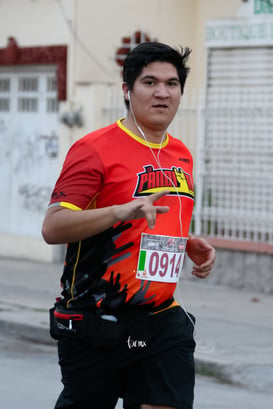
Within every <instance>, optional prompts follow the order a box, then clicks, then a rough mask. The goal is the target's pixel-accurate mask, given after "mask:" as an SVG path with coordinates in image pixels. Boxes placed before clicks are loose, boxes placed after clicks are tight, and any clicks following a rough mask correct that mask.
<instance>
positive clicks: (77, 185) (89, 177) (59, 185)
mask: <svg viewBox="0 0 273 409" xmlns="http://www.w3.org/2000/svg"><path fill="white" fill-rule="evenodd" d="M103 169H104V166H103V163H102V160H101V158H100V155H99V154H98V153H97V151H96V149H95V148H94V146H92V144H90V142H89V143H88V141H86V140H85V138H83V139H80V140H79V141H77V142H75V143H74V145H72V147H71V148H70V150H69V151H68V153H67V156H66V158H65V161H64V164H63V168H62V171H61V174H60V176H59V178H58V180H57V182H56V185H55V187H54V189H53V192H52V195H51V200H50V203H49V207H52V206H57V205H58V206H63V207H68V208H71V209H74V210H83V209H87V208H88V207H89V206H90V205H91V204H92V201H93V200H94V198H95V197H96V196H97V194H98V193H99V192H100V191H101V186H102V183H103Z"/></svg>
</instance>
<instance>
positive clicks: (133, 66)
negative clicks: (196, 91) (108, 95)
mask: <svg viewBox="0 0 273 409" xmlns="http://www.w3.org/2000/svg"><path fill="white" fill-rule="evenodd" d="M190 53H191V50H190V49H189V48H188V47H186V48H185V49H183V48H182V47H181V50H180V51H178V50H175V49H174V48H172V47H170V46H168V45H167V44H163V43H158V42H155V41H151V42H144V43H141V44H139V45H137V46H136V47H135V48H133V50H131V51H130V52H129V53H128V55H127V57H126V58H125V61H124V65H123V81H124V82H125V83H126V84H127V85H128V88H129V90H132V89H133V86H134V83H135V80H136V78H137V77H138V76H139V75H140V73H141V71H142V69H143V68H144V67H147V65H148V64H150V63H152V62H155V61H159V62H168V63H170V64H172V65H174V66H175V68H176V70H177V74H178V77H179V81H180V87H181V93H182V94H183V91H184V85H185V82H186V78H187V76H188V73H189V70H190V69H189V67H187V66H186V62H187V60H188V57H189V55H190ZM125 103H126V105H127V107H128V106H129V104H128V101H125Z"/></svg>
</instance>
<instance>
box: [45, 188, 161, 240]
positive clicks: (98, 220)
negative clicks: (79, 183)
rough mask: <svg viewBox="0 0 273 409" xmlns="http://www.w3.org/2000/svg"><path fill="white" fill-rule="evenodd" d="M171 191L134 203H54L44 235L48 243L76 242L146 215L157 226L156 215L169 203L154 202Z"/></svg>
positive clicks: (150, 222) (47, 217)
mask: <svg viewBox="0 0 273 409" xmlns="http://www.w3.org/2000/svg"><path fill="white" fill-rule="evenodd" d="M168 193H169V192H168V191H166V190H165V191H162V192H158V193H154V194H152V195H150V196H146V197H143V198H139V199H135V200H132V201H131V202H128V203H125V204H121V205H113V206H109V207H104V208H100V209H89V210H71V209H68V208H65V207H62V206H53V207H50V208H49V209H48V210H47V213H46V215H45V219H44V223H43V227H42V236H43V238H44V240H45V241H46V242H47V243H48V244H64V243H72V242H76V241H79V240H84V239H87V238H88V237H91V236H95V235H96V234H99V233H101V232H102V231H105V230H107V229H108V228H110V227H111V226H113V225H114V224H115V223H118V222H125V221H129V220H135V219H140V218H143V217H144V218H146V220H147V224H148V227H149V228H150V229H153V228H154V226H155V222H156V215H157V214H160V213H166V212H168V211H169V208H168V206H156V205H154V202H155V201H156V200H158V199H160V198H161V197H163V196H165V195H166V194H168Z"/></svg>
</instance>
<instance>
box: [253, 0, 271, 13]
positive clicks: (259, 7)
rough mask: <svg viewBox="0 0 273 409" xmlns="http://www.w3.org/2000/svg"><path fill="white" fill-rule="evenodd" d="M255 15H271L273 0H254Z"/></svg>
mask: <svg viewBox="0 0 273 409" xmlns="http://www.w3.org/2000/svg"><path fill="white" fill-rule="evenodd" d="M254 13H255V14H273V0H254Z"/></svg>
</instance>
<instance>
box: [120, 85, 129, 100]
mask: <svg viewBox="0 0 273 409" xmlns="http://www.w3.org/2000/svg"><path fill="white" fill-rule="evenodd" d="M122 91H123V96H124V99H125V101H129V96H128V93H129V92H130V90H129V87H128V84H127V83H126V82H123V84H122Z"/></svg>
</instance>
